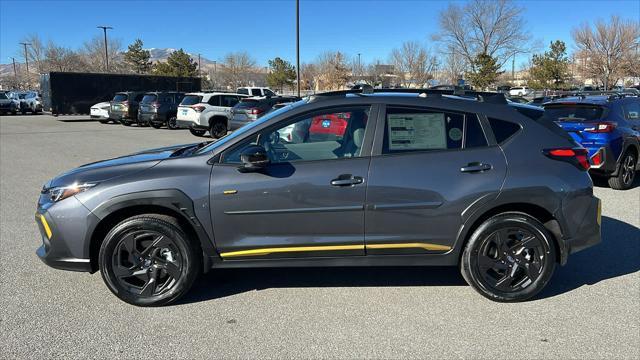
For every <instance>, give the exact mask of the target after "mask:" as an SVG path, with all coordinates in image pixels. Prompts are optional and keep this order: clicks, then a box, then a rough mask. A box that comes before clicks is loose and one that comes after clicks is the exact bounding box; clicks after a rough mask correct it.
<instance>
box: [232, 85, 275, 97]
mask: <svg viewBox="0 0 640 360" xmlns="http://www.w3.org/2000/svg"><path fill="white" fill-rule="evenodd" d="M236 92H237V93H238V94H243V95H248V96H276V93H275V92H273V90H271V89H269V88H268V87H259V86H246V87H240V88H238V90H236Z"/></svg>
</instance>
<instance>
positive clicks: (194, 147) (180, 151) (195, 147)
mask: <svg viewBox="0 0 640 360" xmlns="http://www.w3.org/2000/svg"><path fill="white" fill-rule="evenodd" d="M209 143H211V141H204V142H201V143H198V144H194V145H190V146H185V147H183V148H180V149H178V150H176V151H174V152H173V154H171V157H175V156H180V155H183V154H185V153H187V150H191V151H190V153H193V152H195V151H197V150H199V149H201V148H203V147H205V146H207V145H208V144H209Z"/></svg>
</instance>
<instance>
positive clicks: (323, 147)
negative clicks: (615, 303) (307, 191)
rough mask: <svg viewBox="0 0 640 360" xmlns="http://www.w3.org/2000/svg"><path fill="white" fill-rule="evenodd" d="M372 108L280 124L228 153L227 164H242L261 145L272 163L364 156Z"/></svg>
mask: <svg viewBox="0 0 640 360" xmlns="http://www.w3.org/2000/svg"><path fill="white" fill-rule="evenodd" d="M368 119H369V107H368V106H367V107H348V108H336V109H331V110H325V111H321V112H315V113H311V114H308V115H304V116H300V117H296V118H295V119H292V120H289V121H284V122H280V125H279V126H275V127H274V128H270V129H267V130H264V131H262V132H261V133H260V134H258V135H257V136H253V137H252V138H250V139H247V140H245V141H244V142H242V143H241V144H240V145H238V146H235V147H234V148H232V149H230V150H229V151H227V152H226V153H225V154H224V156H223V162H224V163H240V154H241V153H242V151H243V150H244V149H245V148H246V147H247V146H249V145H256V144H257V145H261V146H263V147H264V148H265V150H266V151H267V153H268V154H269V159H270V161H271V162H272V163H285V162H295V161H314V160H330V159H340V158H351V157H360V156H363V154H362V145H363V142H364V134H365V128H366V125H367V121H368Z"/></svg>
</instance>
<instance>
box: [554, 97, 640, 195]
mask: <svg viewBox="0 0 640 360" xmlns="http://www.w3.org/2000/svg"><path fill="white" fill-rule="evenodd" d="M544 108H545V117H547V118H548V119H549V120H551V121H555V122H557V123H558V125H560V126H561V127H562V128H563V129H565V130H566V131H567V132H568V133H569V134H570V135H571V137H573V139H574V140H575V141H576V142H578V143H579V144H581V145H582V146H583V147H585V148H586V149H587V150H588V151H589V158H590V160H591V170H590V172H591V174H592V175H593V176H596V177H602V178H606V179H607V180H608V182H609V186H611V188H613V189H617V190H627V189H629V188H631V186H632V185H633V181H634V179H635V176H636V171H637V170H639V169H640V162H639V161H638V154H640V98H637V97H621V96H618V95H609V96H607V95H600V96H579V97H571V98H562V99H558V100H556V101H554V102H550V103H547V104H545V105H544Z"/></svg>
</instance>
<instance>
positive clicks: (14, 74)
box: [11, 57, 18, 87]
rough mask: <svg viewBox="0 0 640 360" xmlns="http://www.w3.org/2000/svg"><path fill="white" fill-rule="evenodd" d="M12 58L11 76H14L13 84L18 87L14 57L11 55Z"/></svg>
mask: <svg viewBox="0 0 640 360" xmlns="http://www.w3.org/2000/svg"><path fill="white" fill-rule="evenodd" d="M11 59H12V60H13V77H14V78H15V79H14V80H15V82H14V86H15V87H18V70H17V69H16V58H14V57H12V58H11Z"/></svg>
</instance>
